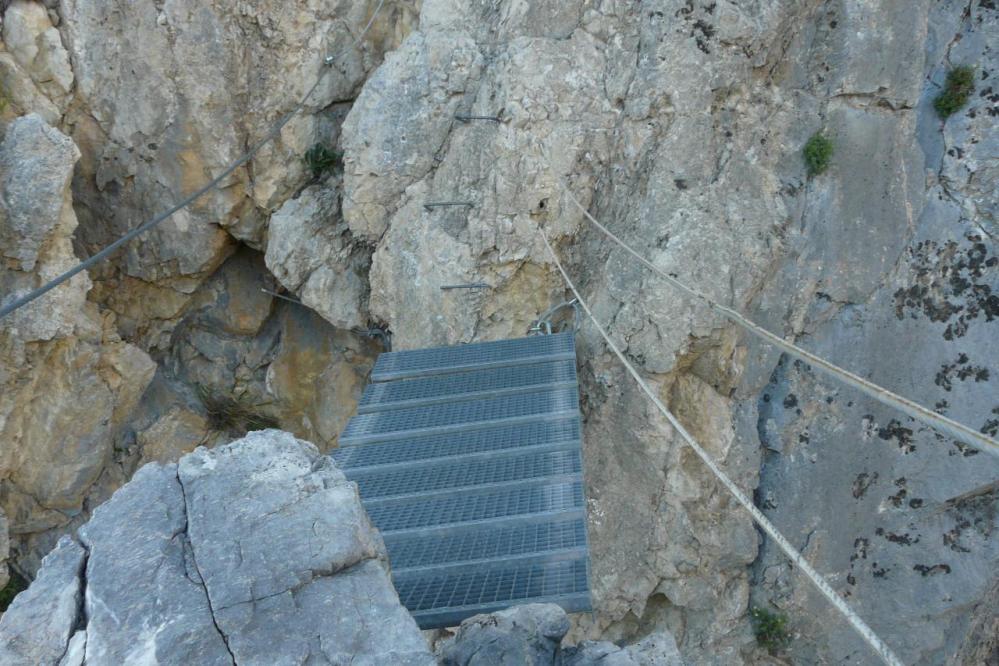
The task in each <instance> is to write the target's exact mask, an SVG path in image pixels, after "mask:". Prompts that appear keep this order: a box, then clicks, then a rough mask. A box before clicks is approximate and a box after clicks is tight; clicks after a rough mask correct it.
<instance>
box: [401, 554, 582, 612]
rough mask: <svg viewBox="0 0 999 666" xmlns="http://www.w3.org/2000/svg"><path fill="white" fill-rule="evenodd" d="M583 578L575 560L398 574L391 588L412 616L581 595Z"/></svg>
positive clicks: (580, 563) (580, 561) (579, 563)
mask: <svg viewBox="0 0 999 666" xmlns="http://www.w3.org/2000/svg"><path fill="white" fill-rule="evenodd" d="M586 577H587V576H586V561H585V560H584V559H578V560H571V561H568V562H553V563H550V564H527V565H521V566H512V567H509V568H505V569H495V570H493V569H490V570H485V571H465V572H460V573H452V574H444V575H440V576H434V575H427V574H423V573H421V574H419V575H413V576H407V575H406V574H400V575H399V576H397V577H396V578H395V587H396V590H397V591H398V592H399V599H400V601H402V603H403V605H404V606H405V607H406V608H408V609H409V610H410V612H416V611H423V610H428V609H435V608H455V607H461V606H473V605H478V604H488V603H494V602H497V601H502V602H506V603H510V602H513V601H517V600H524V599H530V598H537V597H558V596H561V595H568V594H574V593H577V592H584V591H586V589H587V581H586Z"/></svg>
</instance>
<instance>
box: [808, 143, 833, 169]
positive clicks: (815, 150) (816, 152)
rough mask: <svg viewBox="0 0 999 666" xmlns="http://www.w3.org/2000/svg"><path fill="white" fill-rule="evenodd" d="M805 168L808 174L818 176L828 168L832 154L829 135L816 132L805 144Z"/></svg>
mask: <svg viewBox="0 0 999 666" xmlns="http://www.w3.org/2000/svg"><path fill="white" fill-rule="evenodd" d="M804 155H805V168H807V169H808V175H809V176H818V175H819V174H820V173H822V172H823V171H825V170H826V169H828V168H829V161H830V160H831V159H832V155H833V142H832V140H831V139H829V137H827V136H825V135H824V134H822V132H816V133H815V134H813V135H812V137H811V138H810V139H809V140H808V142H807V143H806V144H805V150H804Z"/></svg>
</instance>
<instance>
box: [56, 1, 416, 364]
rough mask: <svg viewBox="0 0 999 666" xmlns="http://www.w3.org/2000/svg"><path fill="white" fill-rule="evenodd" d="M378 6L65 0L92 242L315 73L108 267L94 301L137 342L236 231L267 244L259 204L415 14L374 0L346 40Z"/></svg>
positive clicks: (163, 322)
mask: <svg viewBox="0 0 999 666" xmlns="http://www.w3.org/2000/svg"><path fill="white" fill-rule="evenodd" d="M390 4H391V3H390ZM377 5H378V2H377V1H376V0H371V1H364V2H353V1H349V0H337V1H336V2H327V3H318V4H317V3H311V4H306V5H295V6H294V7H291V8H289V6H288V5H287V3H284V2H277V1H273V2H271V1H268V2H264V3H252V6H251V5H247V4H246V3H240V2H234V1H233V0H219V1H218V2H209V3H204V2H201V1H200V0H194V1H191V2H187V1H185V2H181V3H170V4H168V5H164V6H162V7H160V6H154V5H143V6H139V5H129V6H127V7H123V8H118V7H116V6H115V3H113V2H96V3H95V2H89V1H87V2H78V1H77V0H67V1H66V2H61V3H60V10H59V11H60V14H61V16H62V24H61V25H62V35H63V41H64V42H65V43H66V45H67V49H68V52H69V57H70V60H71V62H72V66H73V71H74V73H75V77H76V89H75V102H76V105H75V106H74V107H73V109H72V110H71V111H69V112H68V113H67V114H66V118H65V122H66V124H67V125H68V126H70V127H71V128H72V136H73V137H74V139H76V141H77V143H78V144H79V145H80V146H81V147H82V149H83V152H84V153H85V155H86V159H85V160H84V161H83V162H82V163H81V168H80V170H79V172H78V174H77V177H76V179H75V181H74V183H75V195H76V199H77V209H78V211H79V213H80V215H81V216H82V217H83V219H84V230H83V233H82V234H81V241H82V244H83V245H84V246H85V247H87V248H88V249H90V248H96V247H100V246H103V245H106V244H107V243H108V242H109V241H111V240H113V239H114V238H115V237H117V236H118V235H120V234H121V233H122V232H123V231H124V230H127V229H129V228H131V227H133V226H135V224H136V221H137V220H140V219H145V218H148V217H151V216H152V215H153V214H155V212H159V211H162V210H165V209H167V208H169V207H170V206H171V205H172V204H173V203H174V202H175V201H176V200H177V199H180V198H181V197H182V196H183V195H186V194H189V193H190V192H192V191H194V190H195V189H197V188H199V187H200V186H201V185H202V184H203V183H205V182H207V181H209V180H211V178H212V177H213V176H215V175H217V174H219V173H220V172H221V171H222V170H223V169H224V168H225V167H227V166H228V165H229V164H230V163H231V162H233V161H234V160H235V159H236V158H237V157H238V156H239V155H241V154H243V153H244V151H246V149H247V148H248V147H249V146H251V145H253V144H254V143H256V142H258V141H260V140H261V139H262V138H263V136H264V135H265V134H266V133H267V132H268V131H269V130H270V129H271V127H272V126H273V125H274V124H275V123H276V122H277V121H278V120H279V119H281V118H282V117H283V116H284V115H285V114H287V113H288V112H289V111H291V110H292V109H293V108H294V107H295V106H296V105H297V104H298V102H299V101H300V100H302V99H303V97H304V95H305V94H306V92H307V91H309V89H310V88H311V87H312V85H313V83H314V82H315V81H316V80H317V79H318V78H319V77H320V75H323V78H322V82H321V83H320V84H319V86H318V87H317V88H316V90H315V91H314V92H313V94H312V95H311V96H310V97H309V99H308V100H306V101H305V105H304V109H303V111H302V112H301V113H298V114H296V115H295V116H294V117H293V118H292V119H291V120H290V121H289V122H288V124H287V125H286V126H285V127H284V128H283V129H282V130H281V132H280V135H279V136H278V137H277V139H276V140H275V141H273V142H271V143H269V144H268V145H267V146H266V147H264V148H263V149H262V150H261V151H260V152H259V153H257V155H256V156H255V157H254V158H253V159H252V160H250V161H249V162H248V163H247V164H246V165H244V166H243V167H241V168H239V169H237V170H236V171H235V172H234V173H233V174H232V175H231V176H230V177H228V178H227V179H226V181H225V182H224V183H223V184H222V185H221V186H220V187H219V189H217V190H215V191H214V192H212V193H209V194H207V195H206V196H204V197H202V198H201V199H200V200H199V202H198V203H197V205H195V206H192V207H190V208H188V209H186V210H184V211H181V212H179V213H177V214H176V215H174V216H173V217H172V218H171V219H170V220H167V221H166V222H164V223H163V224H162V225H160V226H158V227H157V228H156V229H155V230H153V231H151V232H150V233H149V234H146V235H145V236H144V237H143V238H141V239H138V240H137V241H136V242H134V243H132V244H130V245H129V247H128V249H127V250H125V253H124V256H123V257H122V259H121V261H120V262H118V263H116V264H109V265H108V266H107V267H106V268H105V269H104V270H103V271H102V273H101V275H102V277H103V278H104V280H102V283H103V284H102V287H104V288H102V289H101V290H100V292H99V294H98V296H99V299H100V300H101V302H103V303H105V304H106V305H107V306H108V307H110V308H111V309H112V310H114V311H115V312H117V313H118V314H119V315H120V316H121V319H122V321H121V323H120V325H121V326H122V327H123V328H124V329H125V330H127V331H128V332H129V334H130V335H132V336H135V337H136V338H137V339H140V340H141V341H142V343H143V345H144V346H146V347H147V348H152V347H166V346H167V345H168V343H169V332H170V329H171V327H172V324H174V323H176V321H177V320H178V319H179V318H180V317H181V315H182V314H183V308H184V306H185V304H186V303H187V301H188V299H189V297H190V295H191V294H192V293H193V292H194V291H195V290H196V289H197V287H198V285H199V284H200V283H201V282H202V281H203V280H204V279H205V278H207V277H208V276H209V275H211V274H212V272H214V270H215V269H216V268H218V266H219V265H220V264H221V263H222V262H223V261H224V260H225V259H226V257H228V256H229V255H230V254H231V253H232V251H233V249H234V246H235V244H234V243H233V238H235V239H236V240H238V241H242V242H244V243H246V244H248V245H250V246H252V247H254V248H257V249H261V250H262V249H263V248H264V247H266V244H267V220H268V217H269V216H270V214H271V213H272V212H273V211H275V210H276V209H277V208H279V207H280V206H281V204H282V203H283V202H284V201H285V200H286V199H288V198H290V197H292V196H293V195H294V194H295V192H296V190H297V189H299V188H300V187H301V185H302V184H303V182H304V181H305V178H306V164H305V161H304V160H303V156H304V155H305V153H306V151H307V150H308V149H309V148H310V147H312V146H313V145H315V144H323V145H325V146H327V147H331V145H332V144H333V143H334V142H335V141H336V134H337V127H338V126H339V120H340V117H341V116H342V109H343V104H344V103H345V102H349V101H350V100H351V99H352V98H353V97H354V95H355V94H356V91H357V90H358V88H359V87H360V85H361V83H362V82H363V81H364V79H365V77H366V76H367V73H368V72H370V71H371V70H372V69H373V67H374V66H375V65H376V64H377V63H378V62H379V60H380V58H381V55H382V53H383V52H384V51H385V49H387V48H391V47H392V46H393V45H394V44H395V43H396V40H397V39H398V36H397V35H398V33H400V32H404V31H405V30H406V27H405V26H406V25H407V24H408V22H409V21H411V19H412V12H411V11H409V10H407V9H406V8H399V9H398V10H396V11H391V10H386V11H383V12H381V13H380V15H379V16H378V17H377V19H376V22H375V24H374V25H373V26H372V29H371V31H370V32H369V33H368V34H367V35H366V38H365V40H363V42H362V43H360V44H358V43H355V39H356V36H357V35H358V34H359V33H360V31H361V30H362V29H363V28H364V26H365V25H366V24H367V22H368V20H369V18H371V16H372V14H373V12H374V10H375V7H376V6H377ZM109 13H114V14H115V20H112V21H109V20H107V18H106V17H107V16H108V15H109ZM334 53H335V54H336V55H337V58H336V63H335V66H334V67H329V68H327V67H326V66H325V65H324V58H325V57H326V55H327V54H334ZM137 65H138V66H137ZM324 72H325V74H324ZM227 232H228V233H227Z"/></svg>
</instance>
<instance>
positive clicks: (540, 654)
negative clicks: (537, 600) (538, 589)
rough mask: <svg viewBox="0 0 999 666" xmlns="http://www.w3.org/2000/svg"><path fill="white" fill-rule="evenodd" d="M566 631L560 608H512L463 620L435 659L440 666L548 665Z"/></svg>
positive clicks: (535, 605) (551, 606)
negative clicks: (456, 631)
mask: <svg viewBox="0 0 999 666" xmlns="http://www.w3.org/2000/svg"><path fill="white" fill-rule="evenodd" d="M567 631H569V618H568V617H567V616H566V614H565V611H564V610H562V609H561V608H560V607H559V606H556V605H554V604H527V605H524V606H515V607H513V608H510V609H507V610H503V611H498V612H496V613H490V614H488V615H476V616H474V617H471V618H469V619H467V620H465V621H464V622H462V623H461V627H460V628H459V629H458V633H457V634H456V635H455V637H454V638H453V639H451V640H450V641H448V642H447V643H445V644H444V645H442V646H441V648H440V650H439V651H438V656H439V660H440V663H441V664H442V665H443V666H487V665H493V664H495V665H497V666H521V665H523V666H548V665H549V664H553V663H555V658H556V655H557V653H558V650H559V645H560V643H561V641H562V637H563V636H565V634H566V632H567Z"/></svg>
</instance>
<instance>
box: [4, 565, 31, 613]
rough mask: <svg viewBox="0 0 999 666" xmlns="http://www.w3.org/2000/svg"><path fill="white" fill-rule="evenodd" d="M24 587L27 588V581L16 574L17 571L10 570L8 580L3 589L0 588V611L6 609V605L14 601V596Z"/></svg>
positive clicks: (22, 590) (23, 589)
mask: <svg viewBox="0 0 999 666" xmlns="http://www.w3.org/2000/svg"><path fill="white" fill-rule="evenodd" d="M26 589H28V581H26V580H24V579H23V578H21V577H20V576H19V575H17V572H14V571H11V572H10V581H8V582H7V584H6V585H4V587H3V589H0V613H2V612H4V611H5V610H7V607H8V606H10V604H11V602H13V601H14V597H16V596H17V595H18V594H20V593H21V592H24V591H25V590H26Z"/></svg>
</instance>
